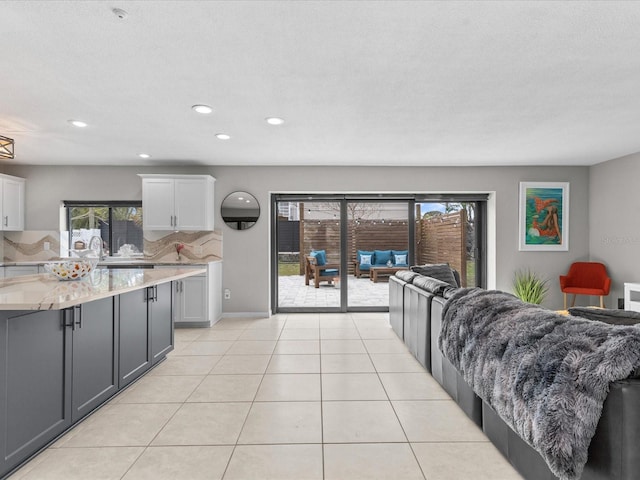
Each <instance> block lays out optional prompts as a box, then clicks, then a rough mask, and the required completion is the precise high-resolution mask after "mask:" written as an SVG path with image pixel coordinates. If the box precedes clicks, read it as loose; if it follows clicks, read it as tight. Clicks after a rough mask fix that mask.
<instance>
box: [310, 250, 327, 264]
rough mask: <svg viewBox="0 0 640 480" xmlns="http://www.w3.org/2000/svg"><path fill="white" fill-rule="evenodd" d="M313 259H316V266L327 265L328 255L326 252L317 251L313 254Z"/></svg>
mask: <svg viewBox="0 0 640 480" xmlns="http://www.w3.org/2000/svg"><path fill="white" fill-rule="evenodd" d="M311 256H312V257H316V264H317V265H318V266H320V267H321V266H323V265H326V264H327V253H326V252H325V251H324V250H315V251H313V252H311Z"/></svg>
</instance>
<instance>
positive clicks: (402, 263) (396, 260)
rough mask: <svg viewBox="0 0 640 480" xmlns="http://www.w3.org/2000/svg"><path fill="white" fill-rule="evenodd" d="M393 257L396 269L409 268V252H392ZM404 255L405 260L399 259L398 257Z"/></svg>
mask: <svg viewBox="0 0 640 480" xmlns="http://www.w3.org/2000/svg"><path fill="white" fill-rule="evenodd" d="M391 255H392V257H393V258H392V260H393V264H394V265H395V266H396V267H408V266H409V265H408V264H407V259H408V258H409V250H391ZM403 255H404V259H403V258H398V257H402V256H403Z"/></svg>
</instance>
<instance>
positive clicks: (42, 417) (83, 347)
mask: <svg viewBox="0 0 640 480" xmlns="http://www.w3.org/2000/svg"><path fill="white" fill-rule="evenodd" d="M205 271H206V270H205V269H204V268H202V269H199V268H188V269H187V268H163V269H158V270H156V269H97V270H95V271H94V272H92V273H91V274H90V275H89V276H88V277H87V278H85V279H83V280H79V281H59V280H57V279H55V277H53V276H51V275H49V274H39V275H28V276H23V277H16V278H9V279H5V280H0V432H1V433H2V434H1V435H0V453H1V455H0V477H3V476H5V475H7V474H8V473H9V472H11V471H12V470H13V469H15V468H16V467H17V466H19V465H20V464H21V463H23V462H24V461H26V460H28V459H29V458H30V457H31V456H32V455H34V454H35V453H37V452H38V451H39V450H40V449H42V448H44V447H45V446H46V445H48V444H49V443H50V442H51V441H53V440H54V439H55V438H56V437H58V436H59V435H60V434H62V433H63V432H65V431H66V430H68V429H69V428H70V427H71V426H72V425H74V424H75V423H76V422H78V421H79V420H81V419H82V418H84V417H85V416H86V415H87V414H89V413H90V412H92V411H93V410H95V409H96V408H97V407H99V406H100V405H102V404H103V403H104V402H105V401H107V400H108V399H109V398H111V397H112V396H113V395H115V394H116V393H117V392H118V391H120V390H121V389H122V388H125V387H126V386H127V385H129V384H130V383H131V382H132V381H134V380H135V379H137V378H139V377H140V376H141V375H143V374H144V373H146V372H147V371H148V370H149V369H150V368H151V367H153V366H154V365H155V364H157V363H158V362H160V361H161V360H162V359H164V358H165V356H166V354H167V353H168V352H169V351H171V350H172V349H173V327H174V325H173V312H172V295H173V293H174V289H173V288H172V282H175V281H180V280H182V279H185V278H187V277H190V276H193V275H199V274H202V273H203V272H205Z"/></svg>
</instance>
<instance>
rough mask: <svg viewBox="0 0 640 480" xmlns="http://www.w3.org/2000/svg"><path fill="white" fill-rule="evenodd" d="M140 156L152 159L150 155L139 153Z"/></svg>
mask: <svg viewBox="0 0 640 480" xmlns="http://www.w3.org/2000/svg"><path fill="white" fill-rule="evenodd" d="M138 156H139V157H140V158H151V155H149V154H148V153H139V154H138Z"/></svg>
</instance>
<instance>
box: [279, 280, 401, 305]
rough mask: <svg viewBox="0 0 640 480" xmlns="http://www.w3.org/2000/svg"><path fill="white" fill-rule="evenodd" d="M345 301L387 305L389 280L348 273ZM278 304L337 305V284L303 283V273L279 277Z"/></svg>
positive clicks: (356, 303)
mask: <svg viewBox="0 0 640 480" xmlns="http://www.w3.org/2000/svg"><path fill="white" fill-rule="evenodd" d="M347 282H348V305H349V306H350V307H388V306H389V284H388V282H387V281H386V280H385V281H380V282H379V283H373V282H372V281H371V280H370V279H369V278H355V277H354V276H352V275H349V277H348V279H347ZM278 305H279V306H280V307H338V306H340V288H338V287H336V286H335V285H329V284H328V283H321V284H320V288H315V287H314V286H313V284H311V285H308V286H307V285H305V284H304V275H286V276H280V277H278Z"/></svg>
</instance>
